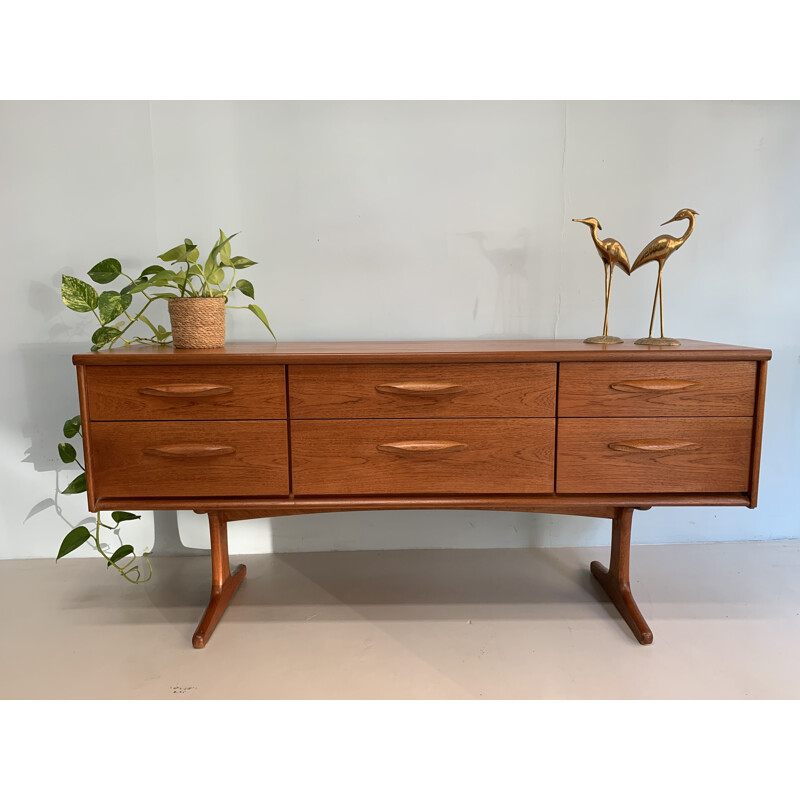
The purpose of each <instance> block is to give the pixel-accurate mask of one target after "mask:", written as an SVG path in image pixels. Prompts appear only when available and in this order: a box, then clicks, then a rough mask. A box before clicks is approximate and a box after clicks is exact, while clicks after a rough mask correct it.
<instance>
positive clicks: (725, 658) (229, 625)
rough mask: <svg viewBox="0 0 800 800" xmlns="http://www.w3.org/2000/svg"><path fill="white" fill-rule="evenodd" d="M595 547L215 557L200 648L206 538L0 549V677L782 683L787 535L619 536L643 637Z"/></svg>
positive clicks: (395, 685)
mask: <svg viewBox="0 0 800 800" xmlns="http://www.w3.org/2000/svg"><path fill="white" fill-rule="evenodd" d="M607 557H608V551H607V549H605V548H557V549H556V548H553V549H546V548H540V549H530V550H422V551H371V552H337V553H302V554H291V555H268V556H267V555H257V556H242V557H235V556H234V557H233V558H232V563H233V564H236V563H239V561H243V562H245V563H246V564H247V567H248V576H247V579H246V580H245V582H244V584H243V586H242V588H241V589H240V591H239V593H238V594H237V596H236V597H235V598H234V600H233V603H232V605H231V607H230V608H229V609H228V611H227V612H226V614H225V616H224V617H223V619H222V622H221V623H220V625H219V627H218V628H217V630H216V632H215V633H214V636H213V637H212V639H211V642H210V644H209V645H208V647H206V649H205V650H193V649H192V647H191V635H192V633H193V631H194V628H195V626H196V624H197V622H198V620H199V618H200V615H201V614H202V611H203V608H204V606H205V602H206V599H207V595H208V587H209V580H210V578H209V569H210V566H209V560H208V559H207V558H206V557H189V558H186V557H183V558H165V557H162V558H160V559H156V561H155V569H156V575H155V577H154V578H153V580H152V581H151V582H150V583H149V584H147V585H146V586H143V587H136V586H129V585H127V584H125V583H124V582H123V581H122V580H121V579H120V578H119V577H117V576H115V575H113V574H111V572H107V571H106V570H105V568H104V567H103V565H102V563H101V562H100V561H99V560H97V559H66V560H64V561H63V562H61V563H59V564H56V563H55V562H53V561H49V560H47V561H44V560H30V561H0V586H2V603H3V608H4V613H3V620H2V641H3V646H2V648H0V697H2V698H4V699H10V698H47V699H51V698H81V699H84V698H101V699H106V698H108V699H111V698H155V699H189V698H207V699H210V698H231V699H233V698H315V699H322V698H351V699H355V698H369V699H372V698H398V699H399V698H461V699H464V698H473V699H479V698H512V699H523V698H614V699H623V698H798V697H800V673H799V672H798V666H797V665H798V664H799V663H800V541H785V542H759V543H735V544H733V543H731V544H706V545H660V546H639V547H634V548H633V554H632V586H633V591H634V595H635V596H636V598H637V600H638V603H639V606H640V608H641V609H642V612H643V613H644V615H645V618H646V619H647V620H648V622H649V623H650V625H651V627H652V629H653V632H654V635H655V642H654V644H653V645H651V646H649V647H642V646H641V645H639V644H637V643H636V641H635V640H634V639H633V637H632V635H631V634H630V632H629V631H628V629H627V627H626V626H625V624H624V623H623V622H622V621H621V620H620V619H619V617H618V616H617V614H616V611H615V610H614V609H613V607H612V606H611V605H610V603H609V602H607V601H604V599H603V597H604V596H603V595H602V593H601V592H600V590H599V588H598V587H597V585H596V584H595V583H594V581H593V579H591V577H590V575H589V572H588V564H589V562H590V561H591V560H592V559H600V560H602V561H604V562H606V560H607Z"/></svg>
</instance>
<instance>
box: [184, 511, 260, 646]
mask: <svg viewBox="0 0 800 800" xmlns="http://www.w3.org/2000/svg"><path fill="white" fill-rule="evenodd" d="M208 528H209V532H210V533H211V597H210V599H209V601H208V605H207V606H206V610H205V613H204V614H203V618H202V619H201V620H200V624H199V625H198V626H197V630H196V631H195V632H194V636H193V637H192V645H193V646H194V647H195V648H198V649H199V648H201V647H205V646H206V644H208V640H209V639H210V638H211V634H212V633H213V632H214V628H216V627H217V623H218V622H219V620H220V617H222V615H223V614H224V613H225V609H226V608H227V607H228V603H230V601H231V598H232V597H233V595H234V594H236V590H237V589H238V588H239V584H240V583H241V582H242V580H243V579H244V576H245V575H246V574H247V567H245V565H244V564H239V566H238V567H236V569H235V570H234V571H233V573H232V574H231V565H230V561H229V560H228V523H227V521H226V519H225V516H224V514H223V513H222V512H220V511H211V512H209V514H208Z"/></svg>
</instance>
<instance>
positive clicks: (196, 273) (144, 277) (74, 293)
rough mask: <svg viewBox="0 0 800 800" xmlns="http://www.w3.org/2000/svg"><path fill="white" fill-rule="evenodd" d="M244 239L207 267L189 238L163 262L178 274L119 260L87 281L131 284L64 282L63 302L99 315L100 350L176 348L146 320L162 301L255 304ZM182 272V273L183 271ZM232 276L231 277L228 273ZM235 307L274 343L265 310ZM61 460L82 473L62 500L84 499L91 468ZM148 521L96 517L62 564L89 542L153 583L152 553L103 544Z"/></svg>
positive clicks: (135, 579) (119, 515) (76, 421)
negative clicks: (108, 536)
mask: <svg viewBox="0 0 800 800" xmlns="http://www.w3.org/2000/svg"><path fill="white" fill-rule="evenodd" d="M236 235H237V234H235V233H234V234H233V235H231V236H226V235H225V233H223V231H222V230H220V232H219V238H218V239H217V241H216V242H215V244H214V246H213V247H212V248H211V251H210V252H209V254H208V257H207V258H206V259H205V262H204V263H203V264H202V265H201V264H200V261H199V257H200V251H199V250H198V248H197V245H196V244H195V243H194V242H193V241H192V240H191V239H184V240H183V243H182V244H179V245H177V246H175V247H173V248H171V249H169V250H167V251H166V252H165V253H162V254H161V255H160V256H158V258H159V260H160V261H163V262H165V263H167V264H170V265H171V267H172V269H169V268H167V267H165V266H162V265H159V264H153V265H152V266H149V267H146V268H145V269H144V270H142V272H141V273H140V275H139V276H138V277H136V278H134V277H132V276H131V275H129V274H128V273H126V272H125V271H124V270H123V269H122V264H121V263H120V262H119V260H118V259H116V258H105V259H103V260H102V261H100V262H99V263H97V264H95V265H94V266H93V267H92V268H91V269H90V270H89V271H88V273H87V274H88V276H89V277H90V278H91V280H92V281H93V282H94V283H96V284H99V285H103V286H104V285H107V284H110V283H112V282H114V281H115V280H117V279H119V278H122V279H124V280H125V281H126V284H125V285H124V286H122V288H121V289H120V290H119V291H117V290H115V289H107V290H105V291H102V292H100V293H98V291H97V290H96V289H95V288H94V287H93V286H92V285H91V284H89V283H86V281H83V280H81V279H80V278H75V277H73V276H71V275H62V276H61V299H62V300H63V302H64V305H65V306H66V307H67V308H69V309H70V310H72V311H76V312H78V313H79V314H89V313H90V314H92V315H93V316H94V317H95V319H96V320H97V322H98V323H99V324H100V327H99V328H97V330H95V331H94V333H93V334H92V347H91V349H92V350H93V351H97V350H102V349H103V348H104V347H108V348H109V349H111V348H112V347H113V346H114V345H115V344H121V345H122V346H124V347H127V346H129V345H132V344H155V345H169V344H172V339H171V336H172V333H171V331H168V330H167V329H166V328H165V327H164V326H163V325H155V324H153V322H151V320H150V319H149V318H148V317H147V316H146V315H145V313H144V312H145V311H147V310H148V308H149V307H150V306H151V305H152V304H153V303H154V302H155V301H156V300H169V299H170V298H172V297H222V298H224V300H225V303H226V304H227V303H228V296H229V294H230V293H231V292H232V291H238V292H241V294H243V295H244V296H245V297H248V298H251V299H253V298H254V297H255V290H254V288H253V284H252V283H251V282H250V281H248V280H245V279H243V278H239V279H238V280H237V273H238V272H239V271H240V270H243V269H247V268H249V267H252V266H254V265H255V264H256V263H257V262H255V261H251V260H250V259H249V258H246V257H245V256H232V255H231V244H230V242H231V239H233V237H234V236H236ZM176 267H177V268H176ZM226 270H229V272H226ZM135 295H139V297H140V298H141V299H142V300H143V301H144V302H143V304H142V306H141V307H140V308H139V310H138V311H132V304H133V301H134V296H135ZM228 308H237V309H246V310H249V311H251V312H252V313H253V314H255V316H256V317H258V319H259V320H260V321H261V323H262V324H263V325H264V326H265V327H266V328H267V330H268V331H269V332H270V334H272V337H273V338H275V334H274V333H272V328H270V325H269V321H268V320H267V317H266V314H264V312H263V311H262V309H261V308H260V307H259V306H257V305H255V304H254V303H250V304H248V305H243V306H233V305H228ZM136 323H142V324H143V325H144V326H145V327H146V328H147V329H148V331H149V333H150V334H151V335H149V336H148V335H133V334H131V333H129V331H130V329H131V328H132V327H133V326H134V325H135V324H136ZM76 435H77V436H80V437H81V438H82V437H83V434H82V433H81V418H80V415H78V416H75V417H72V418H70V419H68V420H67V421H66V422H65V423H64V436H65V437H66V438H68V439H71V438H73V437H74V436H76ZM58 455H59V457H60V458H61V461H62V462H63V463H64V464H73V463H74V464H77V465H78V466H79V467H80V468H81V469H82V470H83V472H81V474H80V475H78V476H77V477H76V478H75V479H74V480H72V481H71V482H70V484H69V485H68V486H67V488H66V489H64V490H62V492H61V494H81V493H83V492H85V491H86V469H85V467H84V466H83V465H82V464H81V462H80V461H79V460H78V454H77V452H76V450H75V448H74V447H73V446H72V445H71V444H70V443H69V442H61V443H60V444H59V445H58ZM135 519H141V515H139V514H132V513H131V512H130V511H112V512H111V521H112V522H113V523H114V524H113V525H109V524H107V522H105V521H104V518H103V517H102V516H101V514H100V512H99V511H98V512H96V514H95V523H94V531H91V530H90V529H89V528H87V527H86V526H85V525H79V526H78V527H76V528H73V529H72V530H71V531H70V532H69V533H68V534H67V535H66V536H65V537H64V539H63V541H62V542H61V547H60V548H59V550H58V555H57V556H56V561H58V559H60V558H62V557H63V556H65V555H67V553H71V552H72V551H73V550H77V549H78V548H79V547H81V546H82V545H84V544H87V543H89V544H90V545H91V546H92V547H94V548H95V549H96V550H97V552H98V553H100V555H101V556H103V558H104V559H105V560H106V568H108V567H114V568H115V569H116V570H117V571H118V572H119V574H120V575H121V576H122V577H123V578H125V580H126V581H129V582H130V583H147V581H149V580H150V578H152V576H153V567H152V564H151V563H150V560H149V559H148V555H149V553H147V552H144V553H142V555H141V556H137V555H136V554H135V552H134V549H133V546H132V545H129V544H121V545H120V546H119V547H117V548H116V549H115V550H114V551H113V552H112V553H111V554H109V552H108V551H109V550H110V547H109V546H108V545H106V544H105V543H104V542H103V541H102V539H101V533H102V532H103V531H104V530H107V531H111V532H112V533H114V534H116V535H117V536H119V533H118V531H119V527H120V525H121V524H122V523H123V522H128V521H130V520H135ZM142 562H144V563H146V565H147V567H146V569H147V576H146V577H144V576H143V570H144V569H145V568H144V564H143V563H142Z"/></svg>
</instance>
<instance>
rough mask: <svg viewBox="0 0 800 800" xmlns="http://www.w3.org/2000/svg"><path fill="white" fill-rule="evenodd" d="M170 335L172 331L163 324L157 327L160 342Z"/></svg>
mask: <svg viewBox="0 0 800 800" xmlns="http://www.w3.org/2000/svg"><path fill="white" fill-rule="evenodd" d="M169 335H170V331H168V330H167V329H166V328H165V327H164V326H163V325H159V326H158V328H157V329H156V339H158V341H159V342H163V341H164V339H166V338H167V337H168V336H169Z"/></svg>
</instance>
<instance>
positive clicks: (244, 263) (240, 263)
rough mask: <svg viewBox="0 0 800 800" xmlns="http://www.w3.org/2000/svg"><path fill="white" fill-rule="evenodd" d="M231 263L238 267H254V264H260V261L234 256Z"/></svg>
mask: <svg viewBox="0 0 800 800" xmlns="http://www.w3.org/2000/svg"><path fill="white" fill-rule="evenodd" d="M231 264H233V266H234V267H236V269H245V268H246V267H252V266H253V265H254V264H258V261H251V260H250V259H249V258H245V257H244V256H234V257H233V258H232V259H231Z"/></svg>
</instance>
